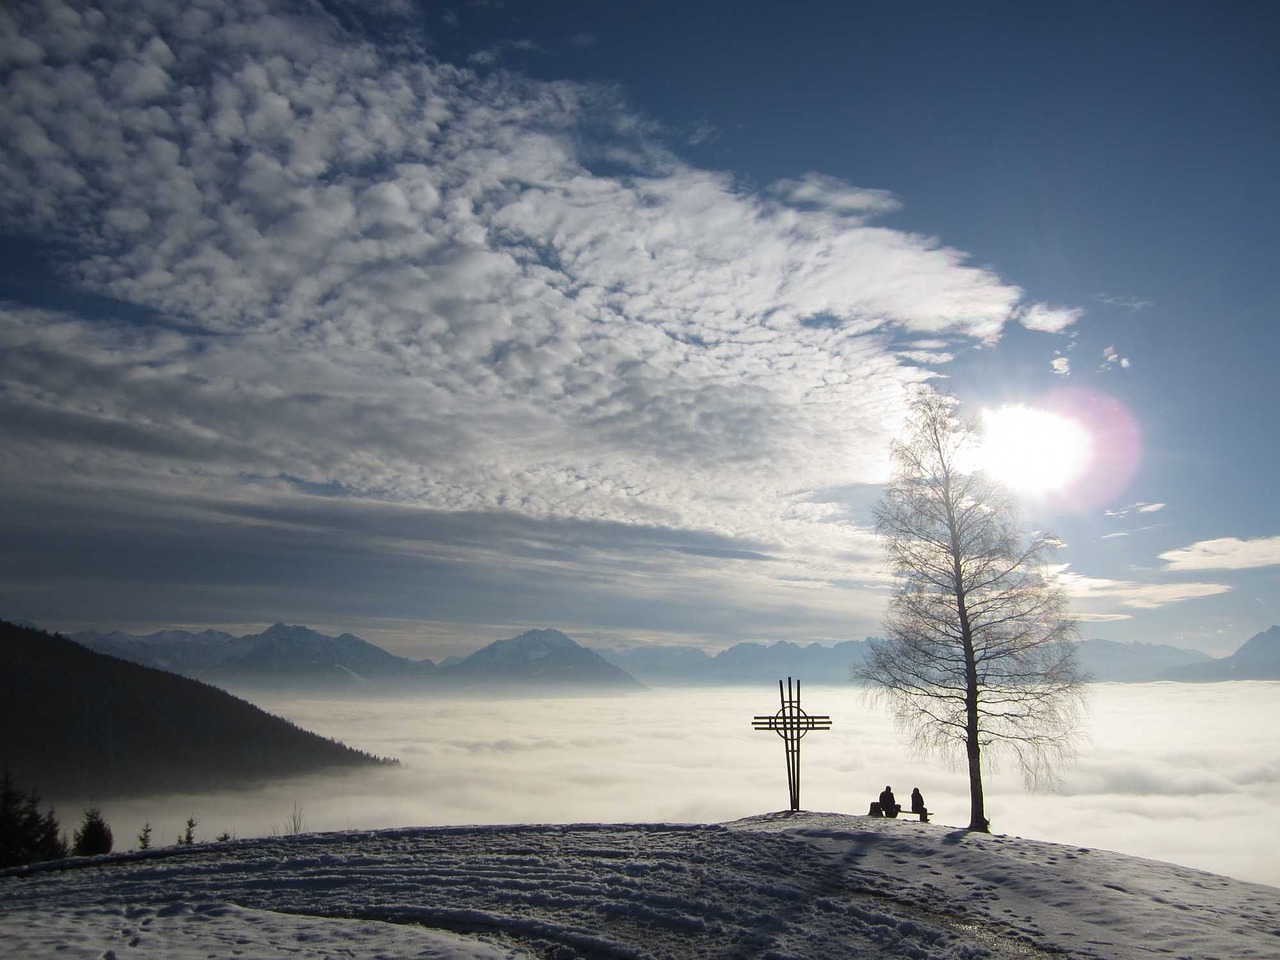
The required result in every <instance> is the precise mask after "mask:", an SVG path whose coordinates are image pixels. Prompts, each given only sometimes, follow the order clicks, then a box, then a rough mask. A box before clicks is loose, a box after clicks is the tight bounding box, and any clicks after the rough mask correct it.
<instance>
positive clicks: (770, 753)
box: [106, 683, 1280, 884]
mask: <svg viewBox="0 0 1280 960" xmlns="http://www.w3.org/2000/svg"><path fill="white" fill-rule="evenodd" d="M1273 694H1274V687H1273V685H1269V684H1265V683H1232V684H1096V685H1092V686H1091V687H1090V707H1091V713H1092V720H1091V734H1092V743H1091V744H1090V745H1088V746H1086V747H1085V748H1084V750H1083V751H1082V753H1081V756H1080V759H1079V762H1078V763H1077V764H1076V765H1075V766H1074V767H1072V768H1070V769H1067V770H1065V771H1063V772H1064V783H1063V786H1062V790H1061V792H1059V793H1054V794H1028V793H1026V792H1025V791H1024V789H1023V786H1022V781H1021V777H1020V776H1019V774H1018V773H1017V771H1016V770H996V771H988V773H987V774H986V778H985V786H986V797H987V810H988V813H989V815H990V816H991V818H992V822H993V827H994V829H995V830H996V831H997V832H1000V833H1008V834H1014V835H1020V836H1029V837H1035V838H1037V839H1041V840H1049V841H1054V842H1058V843H1066V844H1071V845H1073V846H1096V847H1102V848H1104V849H1112V850H1120V851H1122V852H1125V853H1130V854H1136V855H1138V856H1145V857H1153V858H1156V859H1160V860H1172V861H1174V862H1177V863H1182V864H1186V865H1190V866H1198V867H1201V868H1203V869H1207V870H1214V871H1218V872H1223V873H1227V874H1229V875H1231V876H1235V877H1239V878H1242V879H1248V880H1256V881H1261V882H1264V883H1272V884H1277V883H1280V868H1278V867H1277V865H1276V863H1275V862H1274V857H1271V856H1269V855H1267V854H1268V853H1269V851H1270V850H1272V849H1274V847H1275V843H1276V842H1277V841H1280V828H1278V827H1277V825H1276V822H1275V816H1274V810H1275V804H1276V803H1277V801H1280V754H1278V753H1277V749H1276V744H1275V740H1274V737H1273V736H1272V733H1271V731H1273V730H1274V729H1275V724H1274V723H1273V722H1271V721H1272V720H1280V717H1277V715H1276V714H1277V705H1276V702H1275V697H1274V695H1273ZM776 697H777V692H776V690H775V691H773V693H772V699H771V697H770V691H769V690H768V689H767V688H761V689H755V690H753V689H747V688H741V689H734V688H728V689H726V688H718V689H705V690H703V689H681V690H658V691H654V692H650V693H645V694H638V695H635V696H628V697H600V698H594V697H583V698H574V699H565V700H535V699H522V700H507V701H504V700H497V701H494V700H492V699H486V700H485V701H484V702H478V701H472V700H465V699H460V700H453V701H449V700H444V701H441V700H439V699H438V698H435V699H433V700H432V701H431V702H426V701H422V700H392V701H386V702H381V703H378V702H373V703H362V702H359V701H332V700H324V701H298V700H278V701H265V702H264V705H265V706H267V707H268V708H269V709H272V710H275V711H277V712H280V713H282V714H283V715H285V716H287V717H289V718H290V719H293V720H295V721H297V722H299V723H301V724H302V725H303V726H306V727H308V728H310V729H314V730H318V731H319V732H321V733H324V734H325V735H328V736H335V737H340V738H343V739H345V740H346V741H347V742H349V743H353V744H355V745H357V746H359V747H361V748H363V749H366V750H371V751H373V752H375V753H378V754H381V755H387V754H394V755H395V756H398V757H399V758H401V760H402V761H403V764H404V765H403V766H402V767H401V768H399V769H392V770H386V771H381V772H377V773H375V774H373V775H372V776H369V775H366V774H363V773H362V774H361V775H360V776H359V777H355V778H349V779H341V780H333V779H325V780H318V781H308V780H298V781H291V782H288V783H281V784H275V785H271V786H269V787H267V788H264V789H263V790H261V791H258V792H254V793H241V794H229V795H225V796H221V797H199V798H196V797H181V798H157V799H151V800H145V801H138V802H130V803H122V804H115V805H108V806H107V807H106V813H107V816H108V818H109V819H111V821H112V824H113V826H114V827H115V828H116V829H117V835H118V836H125V837H127V836H131V835H132V831H133V830H135V829H136V828H137V827H138V826H141V824H142V822H143V821H144V820H148V819H149V820H150V821H151V822H152V823H153V824H154V825H155V826H156V830H157V833H158V834H159V833H164V834H166V836H167V841H166V840H163V839H162V840H161V842H172V841H173V839H174V838H175V837H176V835H177V834H178V832H179V831H180V829H181V825H182V822H183V820H184V819H185V818H186V817H187V816H188V815H190V814H191V813H194V814H195V815H196V816H197V817H198V818H199V819H200V821H201V823H202V824H203V829H204V830H205V831H207V833H208V835H214V834H216V833H218V832H220V831H222V830H232V831H234V832H236V833H237V834H238V835H240V836H252V835H255V834H266V833H268V832H270V831H271V829H272V826H273V825H274V826H275V827H276V829H277V830H278V829H280V826H281V825H282V824H283V823H284V822H285V821H286V819H287V818H288V815H289V814H290V812H291V810H292V806H293V803H294V802H295V801H296V802H297V803H298V804H299V805H301V807H302V808H303V810H304V811H305V813H306V815H307V818H308V824H309V829H314V830H329V829H351V828H373V827H382V826H406V825H418V824H449V823H477V822H479V823H520V822H525V823H528V822H533V823H538V822H561V823H565V822H580V821H607V822H637V821H639V822H644V821H668V822H689V821H702V822H707V821H712V822H714V821H721V820H729V819H734V818H737V817H743V816H751V815H755V814H759V813H763V812H766V811H769V810H777V809H781V808H784V807H785V806H786V803H787V792H786V777H785V774H784V770H783V764H782V756H781V754H782V744H781V742H780V741H779V740H778V738H777V737H776V736H775V735H773V734H769V733H763V734H762V733H758V732H755V731H753V730H752V729H751V726H750V722H749V721H750V719H751V717H752V716H754V715H756V714H759V713H766V712H769V711H770V710H772V709H776V706H777V702H776ZM804 705H805V707H806V708H807V709H808V710H810V711H812V712H816V713H824V714H829V715H830V716H831V717H832V719H833V725H832V729H831V730H830V731H828V732H827V733H823V734H814V735H811V736H808V737H806V738H805V740H804V744H803V760H804V766H803V780H802V783H801V787H802V791H801V800H802V803H803V806H804V808H805V809H807V810H830V811H839V812H844V813H856V814H861V813H866V811H867V806H868V804H869V803H870V802H871V801H872V800H874V799H875V798H876V796H877V795H878V794H879V792H880V790H881V789H882V788H883V787H884V785H885V784H886V783H889V784H891V785H892V786H893V788H894V790H895V792H896V793H897V794H898V796H899V797H904V796H906V795H907V794H909V793H910V791H911V788H912V787H914V786H919V787H920V788H921V790H922V792H923V793H924V795H925V798H926V802H927V803H928V805H929V807H930V809H931V810H933V811H934V821H935V822H937V823H941V824H954V825H957V826H962V825H964V824H965V823H967V822H968V812H969V808H968V786H967V782H966V780H965V776H964V773H963V771H962V769H954V770H952V769H948V767H947V766H946V765H945V764H943V763H942V762H940V761H938V760H918V759H910V758H907V757H904V747H903V740H902V738H901V737H900V735H899V734H898V733H896V732H895V731H894V729H893V727H892V724H891V722H890V720H889V718H888V717H887V715H886V714H885V713H884V712H883V711H882V710H881V709H879V708H877V707H876V706H874V705H869V704H867V703H865V702H863V701H862V699H861V697H860V695H859V693H858V692H857V691H856V690H855V689H852V688H849V687H809V686H806V687H805V693H804ZM1245 718H1248V719H1247V720H1246V719H1245ZM424 731H425V733H424ZM1208 807H1212V808H1215V809H1226V808H1228V807H1229V808H1230V809H1231V811H1232V815H1231V816H1230V817H1219V818H1215V819H1212V820H1206V819H1205V817H1204V811H1205V809H1206V808H1208Z"/></svg>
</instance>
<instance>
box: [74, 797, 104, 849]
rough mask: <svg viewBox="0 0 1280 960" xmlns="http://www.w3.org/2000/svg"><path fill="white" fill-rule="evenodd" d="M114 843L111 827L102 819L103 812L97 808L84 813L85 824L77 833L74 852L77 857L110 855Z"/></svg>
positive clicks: (81, 825) (91, 808)
mask: <svg viewBox="0 0 1280 960" xmlns="http://www.w3.org/2000/svg"><path fill="white" fill-rule="evenodd" d="M113 843H114V839H113V837H112V836H111V827H110V826H109V825H108V824H107V821H106V820H104V819H102V811H100V810H99V809H98V808H97V807H90V808H89V809H88V810H86V811H85V812H84V823H82V824H80V829H79V830H77V831H76V832H75V845H74V846H73V847H72V852H73V853H74V854H75V855H76V856H77V857H96V856H98V855H100V854H103V853H110V852H111V847H112V844H113Z"/></svg>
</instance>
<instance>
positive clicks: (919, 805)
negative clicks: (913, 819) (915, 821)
mask: <svg viewBox="0 0 1280 960" xmlns="http://www.w3.org/2000/svg"><path fill="white" fill-rule="evenodd" d="M911 812H912V813H918V814H920V819H921V820H924V819H925V818H926V817H928V816H929V811H928V810H927V809H925V805H924V794H922V793H921V792H920V788H919V787H912V788H911Z"/></svg>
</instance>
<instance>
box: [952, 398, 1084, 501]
mask: <svg viewBox="0 0 1280 960" xmlns="http://www.w3.org/2000/svg"><path fill="white" fill-rule="evenodd" d="M981 427H982V430H981V440H980V442H979V446H978V449H977V451H976V459H977V464H978V466H979V468H980V469H982V470H984V471H986V473H987V474H988V475H989V476H991V477H992V478H993V479H995V480H998V481H999V482H1000V483H1003V484H1004V485H1005V486H1006V487H1009V488H1010V489H1011V490H1013V491H1015V492H1017V493H1021V494H1023V495H1026V496H1032V497H1039V496H1047V495H1049V494H1052V493H1056V492H1058V491H1060V490H1064V489H1065V488H1067V487H1068V486H1070V485H1071V483H1072V482H1073V481H1074V480H1076V479H1077V478H1078V477H1079V476H1080V475H1081V474H1082V473H1083V472H1084V470H1085V468H1086V467H1087V466H1088V465H1089V461H1090V459H1091V456H1092V452H1093V443H1092V439H1091V438H1090V436H1089V431H1088V430H1087V429H1086V428H1085V426H1084V425H1083V424H1082V423H1080V422H1079V421H1078V420H1074V419H1072V418H1071V417H1066V416H1063V415H1062V414H1059V413H1052V412H1050V411H1048V410H1037V409H1035V408H1034V407H1028V406H1024V405H1022V404H1007V405H1005V406H1002V407H996V408H995V409H993V410H984V411H983V412H982V425H981Z"/></svg>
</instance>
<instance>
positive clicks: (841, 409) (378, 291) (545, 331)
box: [0, 0, 1078, 585]
mask: <svg viewBox="0 0 1280 960" xmlns="http://www.w3.org/2000/svg"><path fill="white" fill-rule="evenodd" d="M0 51H2V52H0V57H2V58H3V63H0V69H4V70H5V71H7V73H6V77H7V79H6V91H5V93H6V95H5V97H4V98H3V101H0V136H3V138H4V142H5V143H6V144H7V147H8V149H7V150H6V152H5V154H4V160H3V162H2V163H0V215H2V216H3V223H4V228H3V229H4V231H5V232H6V233H7V234H8V236H10V237H15V238H19V239H20V242H21V243H22V244H24V245H26V246H28V247H34V249H35V251H36V253H35V254H34V256H35V257H36V259H37V260H38V261H39V262H40V263H41V265H42V266H41V269H43V270H45V271H47V272H48V273H49V279H50V280H53V281H56V283H57V285H58V287H60V288H61V289H62V290H63V291H68V290H70V291H76V292H77V296H78V297H80V299H79V301H77V305H76V306H75V307H74V308H68V307H67V306H66V303H65V301H66V299H67V298H66V297H65V296H63V297H62V298H61V301H62V302H38V301H39V300H40V299H41V298H40V297H28V298H27V299H26V302H10V303H8V304H5V305H4V306H3V307H0V348H2V349H0V357H3V359H0V383H2V384H3V392H2V393H0V404H2V405H3V409H4V417H3V422H4V424H5V427H4V428H3V429H4V434H3V437H4V441H5V443H6V446H7V447H8V448H9V449H10V450H12V451H13V452H14V453H15V456H14V457H11V458H10V459H9V460H8V464H9V466H8V467H6V468H3V469H6V470H7V474H6V476H5V482H6V485H7V486H9V487H10V489H11V490H15V491H21V490H27V491H28V492H30V491H32V490H40V491H44V490H47V489H49V488H50V485H51V484H54V483H55V482H56V484H57V485H60V486H64V487H72V488H79V489H80V490H81V491H82V492H83V489H84V488H86V487H87V488H90V489H91V490H92V491H93V492H94V493H95V494H97V493H104V492H108V491H110V492H112V493H113V494H116V495H118V494H125V493H127V494H128V496H129V497H130V498H132V499H133V501H134V503H135V507H136V509H137V510H138V512H139V514H140V515H143V516H149V517H151V518H154V515H155V512H156V511H157V510H159V511H160V512H162V513H163V512H166V511H172V512H173V513H174V515H175V516H176V515H178V514H189V513H191V512H193V511H194V512H197V513H200V514H202V515H204V516H206V517H209V518H210V519H211V520H212V517H211V514H222V516H221V520H222V521H224V522H236V523H240V522H242V521H241V520H240V519H238V518H237V516H236V515H237V514H238V513H239V512H240V510H241V508H243V507H244V506H245V505H257V506H258V507H260V508H262V513H263V515H262V516H261V517H260V518H259V521H258V522H260V523H272V524H276V525H280V524H283V523H286V522H287V521H283V520H281V518H280V516H279V514H280V513H283V512H288V510H289V509H290V508H291V507H292V506H294V505H296V504H298V503H299V502H307V503H312V504H314V501H315V500H316V499H318V498H321V497H324V498H334V497H339V498H347V499H353V500H361V501H365V502H368V503H370V504H384V505H389V506H410V507H414V508H417V509H421V510H426V511H434V512H436V513H439V514H446V515H454V516H480V517H489V516H492V515H495V514H500V515H514V516H516V517H520V518H525V519H528V520H536V521H544V522H547V523H568V522H573V523H601V524H607V525H614V526H615V527H617V528H620V529H621V528H629V527H635V528H641V529H645V530H669V531H677V532H682V534H690V535H694V536H699V537H712V538H719V539H721V540H724V541H728V542H730V547H731V548H732V549H735V550H736V551H738V552H739V553H742V552H750V553H756V554H762V555H763V554H767V555H770V556H774V557H783V558H789V560H788V567H787V569H786V570H785V571H782V572H783V573H785V575H786V577H787V578H789V580H788V581H787V582H797V581H805V580H808V579H819V580H822V579H827V580H829V579H832V578H835V577H838V576H844V577H847V576H849V575H850V570H853V576H854V577H855V578H857V577H864V578H875V577H876V576H877V575H878V574H877V570H878V558H877V557H876V555H875V551H874V549H873V543H872V541H871V540H870V538H869V537H868V535H867V534H866V531H865V529H859V528H858V527H857V526H854V525H850V524H849V523H848V522H847V521H845V520H843V519H841V517H842V515H843V507H842V505H841V504H833V503H824V502H823V495H822V494H821V491H823V490H827V489H830V488H835V487H847V486H849V485H851V484H858V483H869V482H875V481H877V480H879V479H880V478H881V477H882V476H883V472H884V469H885V462H886V458H885V452H886V449H887V445H888V440H889V437H890V436H891V434H892V431H893V430H894V428H895V427H896V425H897V423H898V422H899V421H900V418H901V415H902V403H901V398H902V395H903V389H904V387H906V386H908V385H910V384H912V383H916V382H919V381H921V380H922V379H925V378H927V377H929V376H930V375H931V374H930V369H929V367H930V366H932V367H934V368H936V367H937V366H938V365H940V364H945V363H946V362H947V361H948V360H949V358H950V357H951V355H952V351H954V350H955V349H956V348H957V347H959V346H963V345H964V344H965V343H966V342H970V343H977V342H986V341H991V340H993V339H995V338H997V337H998V336H999V334H1000V331H1001V329H1002V327H1003V326H1004V325H1005V324H1006V323H1008V322H1010V321H1021V322H1022V323H1023V324H1024V325H1026V326H1029V327H1032V328H1033V329H1039V330H1048V331H1060V330H1062V329H1064V328H1065V327H1066V326H1067V325H1069V324H1070V323H1071V322H1073V320H1074V318H1075V317H1076V316H1077V315H1078V311H1073V310H1065V309H1060V308H1050V307H1047V306H1045V305H1043V304H1031V305H1027V304H1022V303H1021V302H1020V301H1021V292H1020V291H1019V290H1018V288H1016V287H1015V286H1013V285H1012V284H1010V283H1008V282H1006V281H1003V280H1001V279H1000V278H999V277H997V276H995V275H994V274H992V273H991V272H990V271H989V270H986V269H981V268H978V267H975V266H973V265H971V264H969V263H968V262H967V259H966V256H965V255H964V254H963V253H961V252H959V251H956V250H953V249H949V248H947V247H944V246H941V245H940V244H939V243H938V242H937V241H935V240H934V239H932V238H929V237H924V236H919V235H915V234H911V233H906V232H903V231H900V230H894V229H892V228H889V227H885V226H882V225H879V224H877V223H875V222H873V220H874V217H876V216H877V215H883V214H886V213H890V212H892V211H893V210H894V209H895V208H896V206H897V204H898V201H897V200H896V199H895V198H893V197H891V196H890V195H888V194H887V193H885V192H883V191H880V190H874V189H865V188H860V187H856V186H854V185H851V184H848V183H844V182H843V181H839V180H835V179H833V178H830V177H826V176H822V175H818V174H807V175H804V176H802V177H800V178H798V179H794V180H784V181H781V182H780V183H778V184H775V185H774V186H773V187H772V188H771V189H768V190H766V191H765V192H763V193H758V194H757V193H751V192H748V191H747V190H745V189H743V188H742V187H740V186H739V185H738V184H737V183H735V182H734V180H733V179H732V177H730V176H728V175H726V174H723V173H718V172H714V171H707V170H700V169H697V168H694V167H692V166H689V165H688V164H686V163H684V162H682V161H681V160H680V159H679V158H678V157H677V156H675V155H674V154H672V153H671V152H670V151H669V150H667V149H666V147H665V146H664V145H663V144H662V143H661V141H660V140H658V139H657V138H656V137H655V135H654V134H652V133H651V132H649V131H650V125H649V124H647V123H646V122H645V121H644V119H643V118H641V117H638V116H636V115H635V114H634V113H633V112H631V111H630V110H629V109H628V108H627V106H626V105H625V104H624V103H621V102H620V101H619V100H618V98H617V96H616V94H614V93H613V92H611V91H608V90H603V89H599V88H593V87H588V86H582V85H575V84H570V83H551V82H536V81H532V80H528V79H525V78H522V77H519V76H516V75H512V74H508V73H504V72H492V73H487V74H486V73H477V72H474V71H472V70H469V69H462V68H458V67H454V66H450V65H447V64H443V63H439V62H436V61H433V60H432V59H431V58H430V57H429V56H427V55H425V54H424V53H423V52H422V50H421V49H419V48H417V47H416V46H414V45H413V44H412V43H411V42H408V41H405V42H404V43H403V44H401V45H400V46H398V47H395V48H390V47H387V46H386V45H383V46H381V47H380V46H376V45H375V44H373V43H372V42H371V41H369V40H368V39H366V38H363V37H360V36H355V35H352V34H351V33H349V32H347V31H346V30H345V29H344V28H342V27H340V26H338V25H337V24H336V23H335V22H333V21H332V20H331V19H329V18H328V17H327V16H325V15H324V14H323V13H322V12H321V11H320V10H319V9H318V8H316V9H312V8H307V7H305V6H304V7H302V8H297V7H293V6H285V5H280V6H278V7H277V6H273V5H271V4H259V3H243V4H224V3H214V2H210V0H205V2H195V3H184V4H172V3H165V2H158V0H150V2H142V3H137V2H130V3H123V2H122V3H103V4H99V5H96V6H88V5H75V4H69V3H63V2H60V0H47V2H44V3H30V4H24V5H20V6H18V7H17V8H16V9H15V10H12V11H8V12H6V13H4V14H2V15H0ZM45 299H46V301H51V300H57V299H58V298H45ZM69 495H71V494H69ZM31 496H35V495H34V494H31ZM28 502H29V501H28ZM327 509H328V507H327V506H317V511H318V512H321V513H323V512H325V511H326V510H327ZM267 514H270V516H267ZM322 524H323V521H322ZM484 526H485V523H480V524H478V527H477V529H482V528H484ZM507 546H508V545H504V544H499V543H493V542H489V543H486V544H484V545H483V549H486V550H489V551H493V552H498V551H501V550H502V549H505V548H506V547H507ZM606 552H607V551H606ZM684 556H686V557H687V556H688V554H685V555H684ZM578 559H579V561H580V562H581V563H584V564H586V565H587V566H589V567H590V566H594V565H596V563H597V560H598V558H597V557H594V556H590V555H583V556H580V557H579V558H578ZM851 561H852V562H853V566H852V567H851V566H850V563H851ZM691 563H692V561H688V560H682V561H681V563H680V565H679V569H677V570H675V571H674V572H676V573H677V574H678V575H683V574H684V572H685V570H686V568H688V569H692V568H691V567H689V564H691ZM777 573H778V571H775V572H774V573H772V574H770V576H769V577H768V578H767V579H769V580H770V581H771V582H772V583H774V584H775V585H776V584H778V583H781V582H783V581H782V580H781V579H779V578H778V576H777Z"/></svg>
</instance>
